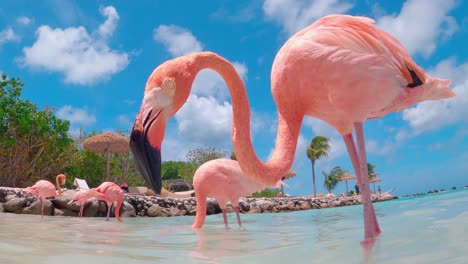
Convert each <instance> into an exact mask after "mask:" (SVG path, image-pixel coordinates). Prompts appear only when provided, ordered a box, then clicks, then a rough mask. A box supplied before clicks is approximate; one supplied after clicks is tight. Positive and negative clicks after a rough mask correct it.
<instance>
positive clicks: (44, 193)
mask: <svg viewBox="0 0 468 264" xmlns="http://www.w3.org/2000/svg"><path fill="white" fill-rule="evenodd" d="M66 180H67V177H66V176H65V174H59V175H57V176H56V177H55V183H56V184H57V185H56V186H57V190H56V189H55V186H54V184H52V183H51V182H50V181H46V180H39V181H37V182H36V183H35V184H34V185H33V186H30V187H26V188H24V189H23V192H29V193H32V194H34V195H36V196H38V197H39V203H40V204H41V217H44V200H43V199H45V198H47V197H57V196H59V195H60V194H61V193H62V189H61V188H60V186H61V185H64V184H65V182H66ZM60 181H61V182H60Z"/></svg>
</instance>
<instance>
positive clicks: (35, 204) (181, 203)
mask: <svg viewBox="0 0 468 264" xmlns="http://www.w3.org/2000/svg"><path fill="white" fill-rule="evenodd" d="M21 190H22V188H10V187H0V212H4V213H16V214H40V211H41V210H40V204H39V200H38V199H37V198H36V197H35V196H34V195H32V194H27V195H23V194H22V193H21ZM74 193H75V190H66V191H64V192H63V193H62V194H61V195H60V196H57V197H56V198H54V199H46V200H45V201H44V214H45V215H53V216H77V215H78V211H79V209H80V207H79V206H78V205H76V204H71V205H68V202H69V201H70V200H71V199H72V198H73V195H74ZM360 199H361V196H335V197H317V198H313V197H310V196H291V197H279V198H241V199H240V200H239V207H240V212H241V213H248V214H254V213H279V212H293V211H303V210H314V209H324V208H333V207H341V206H351V205H359V204H361V202H360ZM394 199H398V197H397V196H395V195H392V194H386V193H382V194H372V202H384V201H389V200H394ZM114 206H115V203H114V205H113V207H114ZM226 210H227V212H233V211H234V210H233V208H232V207H231V206H228V207H227V208H226ZM120 211H121V217H173V216H185V215H189V216H194V215H195V214H196V199H195V198H194V197H192V198H169V197H158V196H141V195H135V194H125V199H124V203H123V205H122V207H121V210H120ZM106 213H107V205H106V204H105V203H104V202H102V201H98V200H96V199H93V200H92V201H90V202H88V203H87V204H86V205H85V208H84V214H83V215H84V217H104V216H105V215H106ZM113 213H114V210H113V209H112V210H111V216H112V217H113V216H114V215H113ZM218 213H221V209H220V208H219V205H218V202H217V201H216V200H215V199H214V198H208V199H207V215H212V214H218Z"/></svg>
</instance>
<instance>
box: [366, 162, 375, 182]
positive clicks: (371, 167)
mask: <svg viewBox="0 0 468 264" xmlns="http://www.w3.org/2000/svg"><path fill="white" fill-rule="evenodd" d="M376 167H377V165H374V164H371V163H369V162H368V163H367V174H368V175H369V180H370V179H372V178H374V177H376V176H377V173H376V172H375V171H374V169H375V168H376Z"/></svg>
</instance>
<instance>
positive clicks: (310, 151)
mask: <svg viewBox="0 0 468 264" xmlns="http://www.w3.org/2000/svg"><path fill="white" fill-rule="evenodd" d="M328 140H329V139H328V138H327V137H323V136H316V137H314V138H313V139H312V141H311V142H310V145H309V146H308V147H307V149H306V154H307V158H309V160H310V162H311V163H312V183H313V187H314V197H315V196H316V194H317V189H316V185H315V161H316V160H318V159H320V158H322V157H327V156H328V151H329V150H330V145H329V144H328Z"/></svg>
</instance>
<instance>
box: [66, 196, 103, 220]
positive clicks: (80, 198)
mask: <svg viewBox="0 0 468 264" xmlns="http://www.w3.org/2000/svg"><path fill="white" fill-rule="evenodd" d="M93 197H96V198H97V199H99V200H105V195H104V194H102V193H99V192H97V191H95V190H93V189H91V190H79V191H77V192H76V193H75V195H74V196H73V199H72V200H70V202H68V204H69V205H71V204H73V203H76V204H78V205H79V206H80V212H79V213H78V217H79V218H82V217H83V209H84V205H85V204H86V203H87V202H89V201H90V200H91V199H92V198H93Z"/></svg>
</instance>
